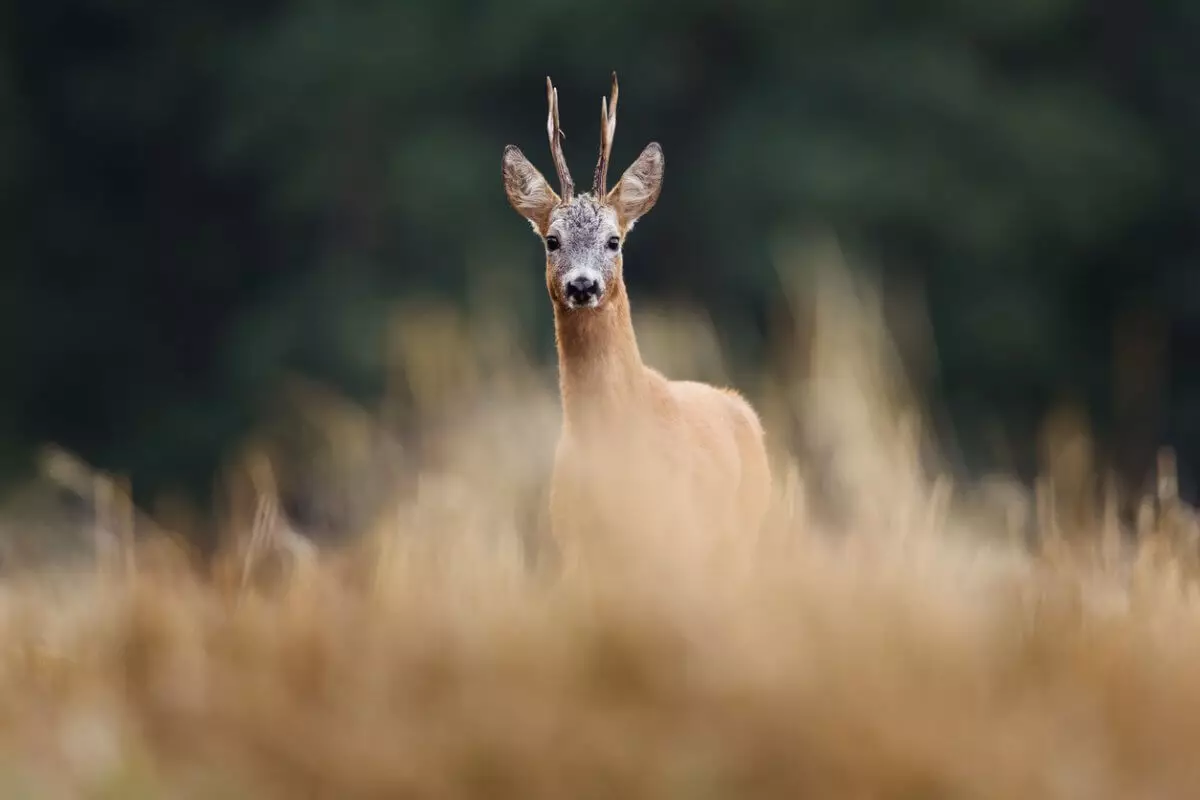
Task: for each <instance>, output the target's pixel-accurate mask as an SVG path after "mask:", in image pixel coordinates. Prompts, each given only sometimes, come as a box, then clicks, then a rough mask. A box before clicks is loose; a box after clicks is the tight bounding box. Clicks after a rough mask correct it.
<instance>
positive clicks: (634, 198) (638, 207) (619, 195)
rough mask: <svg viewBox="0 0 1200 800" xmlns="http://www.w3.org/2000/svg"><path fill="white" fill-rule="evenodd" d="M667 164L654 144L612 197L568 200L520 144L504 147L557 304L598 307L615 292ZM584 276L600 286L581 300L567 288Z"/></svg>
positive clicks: (509, 180) (510, 184)
mask: <svg viewBox="0 0 1200 800" xmlns="http://www.w3.org/2000/svg"><path fill="white" fill-rule="evenodd" d="M664 163H665V160H664V158H663V152H662V148H661V147H659V145H658V144H657V143H651V144H649V145H647V146H646V149H645V150H643V151H642V153H641V155H639V156H638V158H637V160H636V161H634V162H633V164H632V165H631V166H630V167H629V169H627V170H626V171H625V173H624V174H623V175H622V176H621V179H620V180H619V181H618V182H617V185H616V186H614V187H613V188H612V190H611V191H609V192H608V194H607V196H605V197H604V198H602V199H599V200H598V199H597V198H595V197H594V196H592V195H591V194H582V195H576V196H574V197H572V198H571V201H570V202H569V203H563V202H562V201H561V199H560V198H559V196H558V195H557V194H555V192H554V190H552V189H551V188H550V184H549V183H547V181H546V179H545V178H544V177H542V174H541V173H540V172H538V170H537V168H536V167H534V166H533V164H531V163H530V162H529V160H528V159H527V158H526V157H525V156H524V154H522V153H521V151H520V150H519V149H518V148H517V147H515V146H513V145H509V146H508V147H506V148H505V149H504V159H503V164H502V166H503V175H504V189H505V192H506V193H507V195H508V201H509V203H510V204H512V206H513V208H515V209H516V210H517V212H518V213H519V214H521V216H523V217H525V218H526V219H527V220H529V222H530V224H531V225H532V226H533V230H534V231H535V232H536V233H537V234H538V236H539V237H541V239H542V241H543V243H544V244H545V246H546V285H547V288H548V289H549V291H550V296H551V298H552V299H553V300H554V302H555V303H556V304H558V305H560V306H561V307H564V308H567V309H572V310H573V309H577V308H597V307H599V306H602V305H603V304H604V302H605V300H606V299H607V298H608V297H609V296H610V295H611V293H612V290H613V287H615V286H616V285H618V283H619V282H620V281H621V264H622V258H621V251H622V246H623V244H624V240H625V236H626V235H627V234H628V233H629V231H630V229H632V228H633V226H634V223H636V222H637V221H638V219H639V218H641V217H642V216H643V215H644V214H645V213H646V212H648V211H649V210H650V209H651V208H653V207H654V204H655V203H656V202H657V201H658V196H659V193H660V192H661V190H662V178H663V167H664ZM614 239H615V241H614ZM613 244H615V245H616V247H615V249H614V248H613V246H612V245H613ZM556 245H557V246H556ZM580 278H587V279H591V280H593V281H596V282H597V283H598V289H599V291H598V292H597V293H596V294H595V296H593V297H588V298H587V299H586V300H583V301H582V302H581V301H580V300H579V299H577V298H576V299H573V298H572V296H571V293H570V292H568V290H567V287H568V284H570V283H571V282H572V281H574V280H577V279H580Z"/></svg>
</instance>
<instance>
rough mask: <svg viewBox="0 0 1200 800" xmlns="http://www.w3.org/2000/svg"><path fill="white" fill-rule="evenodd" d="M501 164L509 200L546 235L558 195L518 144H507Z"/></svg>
mask: <svg viewBox="0 0 1200 800" xmlns="http://www.w3.org/2000/svg"><path fill="white" fill-rule="evenodd" d="M502 167H503V170H502V171H503V175H504V192H505V194H507V195H508V202H509V203H510V204H511V205H512V207H513V208H515V209H516V210H517V213H519V214H520V215H521V216H523V217H524V218H525V219H527V220H529V222H530V224H531V225H533V229H534V230H535V231H536V232H537V233H538V235H539V236H545V235H546V229H547V228H548V227H549V225H550V212H552V211H553V210H554V206H556V205H557V204H558V195H557V194H555V193H554V190H553V189H551V188H550V184H549V183H547V182H546V179H545V178H544V177H542V173H540V172H538V170H537V167H535V166H533V164H531V163H529V159H528V158H526V157H525V154H524V153H522V152H521V150H520V149H519V148H518V147H516V146H515V145H509V146H508V147H506V148H504V158H503V161H502Z"/></svg>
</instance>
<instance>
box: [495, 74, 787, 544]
mask: <svg viewBox="0 0 1200 800" xmlns="http://www.w3.org/2000/svg"><path fill="white" fill-rule="evenodd" d="M546 94H547V100H548V102H549V106H550V110H549V114H548V118H547V132H548V134H549V137H550V152H551V155H552V157H553V160H554V167H555V170H556V171H557V172H558V179H559V184H560V186H561V190H562V194H561V195H559V194H556V193H555V192H554V190H553V189H551V188H550V184H549V183H548V182H547V181H546V179H545V178H544V177H543V176H542V174H541V173H540V172H539V171H538V170H537V168H535V167H534V166H533V164H531V163H530V162H529V160H528V159H527V158H526V157H525V155H524V154H523V153H522V152H521V150H520V149H519V148H517V147H516V146H514V145H509V146H507V147H506V148H505V149H504V157H503V162H502V164H503V170H502V171H503V177H504V188H505V191H506V193H507V195H508V200H509V202H510V203H511V204H512V206H513V208H515V209H516V210H517V211H518V212H519V213H520V214H521V215H522V216H523V217H525V218H526V219H527V220H528V221H529V222H530V223H531V224H532V226H533V229H534V231H535V232H536V233H537V234H538V236H539V237H540V238H541V239H542V241H543V243H544V245H545V249H546V287H547V289H548V290H549V294H550V299H551V301H552V303H553V308H554V327H555V339H556V343H557V349H558V368H559V385H560V391H561V395H562V406H563V421H562V430H561V434H560V438H559V444H558V449H557V452H556V456H555V462H554V471H553V475H552V477H551V486H550V508H549V512H550V524H551V528H552V532H553V535H554V537H555V539H556V540H557V541H558V543H559V545H560V547H562V548H564V553H563V554H564V556H567V557H568V558H569V557H571V556H572V555H574V556H578V555H580V550H581V549H582V550H586V551H590V550H592V549H594V548H596V547H601V548H603V547H608V546H611V545H612V544H613V539H614V537H615V536H616V534H617V533H618V532H619V533H622V534H626V535H628V534H630V533H631V532H632V530H631V529H633V528H637V529H638V531H639V533H638V534H635V535H634V538H633V539H632V540H629V539H626V540H625V541H631V543H632V544H634V545H636V546H638V547H640V548H642V549H644V544H645V541H644V539H645V536H646V535H653V536H661V535H662V534H663V533H664V529H670V530H671V531H673V532H674V533H675V534H676V535H683V536H689V537H690V536H692V535H693V532H694V531H696V530H705V531H711V532H717V531H718V530H719V531H721V532H741V531H744V532H745V533H746V534H753V533H756V532H757V530H758V527H759V525H760V524H761V522H762V520H763V518H764V515H765V513H766V510H767V505H768V502H769V498H770V494H771V473H770V467H769V464H768V459H767V454H766V448H765V446H764V441H763V429H762V425H761V424H760V421H759V418H758V415H757V414H756V413H755V411H754V409H753V408H752V407H751V406H750V404H749V403H748V402H747V401H746V400H745V399H743V398H742V397H741V396H740V395H739V394H738V393H736V392H734V391H733V390H731V389H723V388H717V387H714V386H710V385H708V384H704V383H698V382H693V381H674V380H668V379H667V378H665V377H664V376H663V375H662V374H660V373H659V372H657V371H656V370H654V369H651V368H650V367H648V366H646V365H645V364H644V363H643V362H642V358H641V355H640V353H639V351H638V344H637V339H636V337H635V336H634V331H633V325H632V322H631V318H630V308H629V297H628V294H627V293H626V288H625V282H624V279H623V277H622V266H623V259H622V252H621V251H622V245H623V243H624V241H625V238H626V236H627V235H628V234H629V231H630V229H632V228H633V226H634V223H636V222H637V221H638V219H639V218H641V217H642V216H643V215H644V214H646V212H648V211H649V210H650V209H651V208H652V207H653V206H654V204H655V203H656V202H657V200H658V197H659V193H660V190H661V188H662V179H663V164H664V159H663V151H662V148H661V147H660V146H659V144H658V143H657V142H653V143H651V144H649V145H647V146H646V148H645V149H644V150H643V151H642V153H641V155H639V156H638V158H637V160H636V161H634V162H633V164H632V165H631V166H630V167H629V169H627V170H626V171H625V173H624V174H623V175H622V176H621V178H620V180H619V181H617V184H616V185H615V186H613V188H612V190H611V191H606V187H605V179H606V173H607V171H608V161H609V155H610V153H611V151H612V143H613V134H614V133H615V131H616V126H617V76H616V73H613V76H612V95H611V100H608V101H606V100H604V99H601V105H600V157H599V160H598V161H597V163H596V169H595V173H594V175H593V183H592V191H591V192H590V193H584V194H579V195H576V194H575V190H574V183H573V182H572V180H571V174H570V172H569V171H568V169H567V164H566V159H565V158H564V156H563V151H562V135H563V134H562V130H561V128H560V126H559V107H558V92H557V90H556V89H555V88H554V86H553V84H552V83H551V81H550V79H549V78H547V79H546Z"/></svg>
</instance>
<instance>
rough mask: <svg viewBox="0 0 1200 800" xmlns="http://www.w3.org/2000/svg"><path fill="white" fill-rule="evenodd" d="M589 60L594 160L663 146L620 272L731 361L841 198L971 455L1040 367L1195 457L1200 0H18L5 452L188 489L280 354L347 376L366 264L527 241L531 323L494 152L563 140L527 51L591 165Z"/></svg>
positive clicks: (748, 347) (373, 325)
mask: <svg viewBox="0 0 1200 800" xmlns="http://www.w3.org/2000/svg"><path fill="white" fill-rule="evenodd" d="M614 69H615V70H617V71H618V72H619V74H620V76H621V81H622V89H623V91H622V96H621V117H620V128H619V132H618V135H617V140H616V144H615V147H614V154H613V160H614V164H615V167H614V169H623V168H624V166H625V165H627V164H628V163H629V161H630V160H632V158H633V157H634V156H635V155H636V154H637V152H638V151H639V150H640V149H641V147H642V146H644V145H645V144H646V143H647V142H648V141H650V140H651V139H655V140H658V141H660V142H661V143H662V144H663V146H664V148H665V151H666V154H667V173H666V186H665V192H664V196H663V198H664V199H663V201H662V202H661V203H660V205H659V207H658V208H656V209H655V211H654V212H653V214H652V215H651V216H650V217H648V218H647V219H646V220H645V221H644V222H643V223H642V224H641V225H640V226H639V228H638V230H637V232H636V233H635V235H634V241H631V244H630V254H629V265H630V266H629V267H628V272H629V280H630V282H631V284H633V291H634V292H635V296H637V297H642V298H649V297H651V296H653V295H656V294H657V295H661V296H670V297H672V298H682V299H690V300H694V301H696V302H700V303H703V304H704V305H705V306H706V307H708V308H709V309H710V310H711V311H712V313H713V315H714V316H715V318H716V320H717V321H718V323H720V324H721V325H722V331H723V332H724V334H725V335H726V336H727V337H728V340H729V341H728V344H729V346H730V347H732V348H735V349H737V350H738V352H740V353H742V354H743V355H742V356H740V358H742V359H743V363H745V359H752V358H753V357H754V354H755V353H756V352H757V350H758V348H759V346H760V345H761V342H762V338H763V336H764V333H765V324H766V323H765V321H764V320H765V315H766V313H767V311H768V310H769V309H770V308H772V306H773V304H775V303H777V302H778V299H779V293H780V289H779V285H778V279H777V277H776V275H775V273H774V272H773V267H772V263H771V260H770V257H771V249H772V247H773V244H774V242H775V237H776V236H777V235H779V234H782V233H788V232H796V231H805V230H811V229H818V228H824V229H832V230H833V231H835V232H836V233H837V235H838V236H839V237H840V239H841V241H842V243H843V244H844V245H845V247H847V248H848V249H849V250H850V251H851V252H852V253H853V254H854V255H855V257H856V258H858V259H860V260H861V262H862V263H869V264H872V265H874V266H877V267H879V268H881V269H883V270H884V272H885V275H886V276H887V278H888V280H889V281H899V280H908V279H909V278H913V277H919V278H920V279H921V280H922V281H923V284H924V285H925V286H926V287H927V289H928V291H929V303H930V311H931V314H932V317H933V322H934V327H935V332H936V337H937V344H938V351H939V352H938V356H939V371H938V373H937V374H935V375H933V376H931V379H930V384H929V385H928V386H927V387H925V388H927V389H929V390H930V391H934V392H937V394H938V396H940V397H941V398H943V399H944V401H945V406H946V407H947V408H949V409H950V410H951V412H952V415H951V416H952V421H953V423H954V429H955V434H956V442H957V445H958V449H957V450H956V452H957V453H959V454H960V455H959V456H958V457H959V458H960V459H961V461H962V466H963V467H964V468H969V469H973V470H977V469H983V468H988V467H990V466H994V465H993V464H992V462H991V460H990V459H991V458H992V456H991V454H990V451H989V450H988V449H987V447H985V443H986V442H987V441H988V440H987V437H986V435H985V434H986V429H987V427H988V425H990V424H991V422H990V421H991V420H992V419H993V418H998V419H999V420H1001V421H1002V422H1003V426H1004V427H1006V428H1007V429H1008V432H1009V434H1010V435H1011V436H1012V437H1014V440H1015V441H1016V442H1017V443H1018V445H1022V446H1023V447H1024V448H1025V450H1024V451H1019V452H1024V453H1025V454H1026V456H1028V457H1031V453H1032V449H1031V448H1032V443H1033V440H1032V438H1031V436H1032V433H1033V430H1034V425H1035V423H1036V421H1037V419H1038V417H1039V415H1040V414H1042V413H1043V412H1044V411H1045V410H1046V408H1047V406H1048V404H1049V403H1050V402H1052V401H1053V400H1055V399H1056V398H1058V397H1060V396H1074V397H1077V398H1080V399H1082V400H1084V401H1086V402H1087V403H1088V404H1089V406H1090V407H1091V409H1092V411H1093V414H1094V420H1095V421H1096V422H1097V424H1098V425H1099V426H1100V428H1101V430H1102V432H1104V433H1106V435H1108V436H1109V439H1110V441H1111V442H1112V448H1113V449H1112V452H1113V453H1114V454H1115V455H1116V457H1118V458H1119V459H1121V460H1122V463H1123V465H1124V466H1125V467H1126V469H1128V470H1131V471H1133V472H1136V471H1137V470H1141V469H1144V468H1145V466H1146V465H1147V463H1148V462H1147V460H1146V459H1147V457H1148V454H1149V453H1150V452H1151V449H1150V448H1152V447H1153V446H1154V445H1155V444H1157V443H1158V442H1160V441H1161V442H1170V443H1173V444H1175V445H1177V446H1178V447H1179V448H1180V449H1181V451H1182V455H1183V460H1184V461H1185V462H1187V461H1189V460H1194V459H1192V458H1190V456H1192V455H1196V454H1197V446H1198V445H1200V431H1198V427H1197V424H1198V423H1200V402H1197V399H1198V398H1197V389H1198V388H1200V378H1198V377H1197V374H1196V371H1195V370H1194V369H1192V362H1194V361H1195V360H1196V358H1197V357H1196V355H1194V354H1195V352H1196V345H1197V344H1198V343H1200V324H1198V320H1200V317H1197V314H1196V312H1197V310H1198V309H1200V261H1198V256H1200V234H1198V233H1197V228H1196V225H1195V221H1196V214H1197V209H1198V208H1200V205H1198V201H1200V188H1198V178H1200V171H1198V169H1197V167H1198V163H1200V144H1198V143H1200V88H1198V87H1200V4H1197V3H1195V2H1194V0H1157V1H1156V2H1153V3H1147V2H1145V1H1144V0H1090V1H1089V2H1084V1H1083V0H905V2H897V1H896V0H839V2H832V1H830V2H797V1H795V0H792V1H791V2H788V1H785V0H757V1H756V2H749V1H746V0H743V2H738V3H733V2H728V1H727V0H726V1H722V2H716V1H715V0H687V2H675V1H673V0H657V2H653V3H649V2H632V0H610V2H606V3H603V4H593V3H561V2H555V3H551V2H545V0H531V1H530V2H524V3H520V2H506V3H500V2H465V1H464V0H438V2H427V1H425V0H404V1H402V0H390V1H389V2H369V1H364V2H341V3H333V2H319V1H318V0H294V1H289V0H237V1H236V2H233V1H232V0H215V1H210V2H203V3H201V2H182V1H181V0H155V1H154V2H150V1H149V0H142V1H141V2H139V1H138V0H75V1H73V2H62V1H56V0H8V2H6V3H5V4H4V5H3V7H2V9H0V204H2V208H0V257H2V259H3V270H2V271H0V298H3V308H2V309H0V311H2V313H0V375H2V376H3V391H2V392H0V457H2V460H3V463H4V465H5V467H6V474H8V475H15V474H17V473H18V471H19V470H20V469H21V468H22V466H23V465H24V464H25V463H26V461H25V459H26V457H27V455H28V453H29V447H30V446H32V445H34V444H37V443H39V442H44V441H47V440H52V441H56V442H60V443H61V444H63V445H65V446H67V447H69V448H72V449H74V450H76V451H78V452H80V453H81V454H82V455H83V456H84V457H86V458H87V459H89V460H91V461H92V462H94V463H96V464H99V465H101V466H104V467H109V468H114V469H120V470H122V471H126V472H130V473H132V475H133V478H134V481H135V484H136V485H137V486H139V487H140V489H141V490H142V491H143V492H146V493H153V492H155V491H157V490H158V489H160V488H163V487H165V486H169V485H172V484H175V483H178V482H185V483H188V484H190V485H192V486H193V487H197V490H198V491H201V492H203V490H204V486H205V482H206V480H207V477H208V475H209V473H210V470H211V469H212V468H213V466H214V465H215V464H216V463H217V461H218V459H219V457H220V455H221V453H222V448H223V447H224V446H225V445H226V444H227V443H229V442H231V441H233V440H235V439H236V438H237V437H238V436H240V435H242V434H243V433H244V432H245V431H247V430H248V429H249V428H250V427H251V426H253V425H254V424H255V422H256V419H257V416H256V415H258V414H261V413H263V404H262V399H263V397H264V396H265V394H264V393H265V392H267V391H268V390H269V389H270V386H271V384H272V382H273V381H274V380H275V379H276V377H277V375H278V371H279V370H280V369H300V370H304V371H307V372H309V373H310V374H313V375H315V376H318V377H321V378H323V379H327V380H331V381H334V382H335V383H336V384H337V385H339V386H341V387H343V388H345V389H346V390H347V391H348V392H350V393H351V394H353V395H354V396H360V397H369V396H370V395H371V394H372V393H374V392H377V391H378V390H379V389H380V386H381V376H380V355H379V348H378V335H379V333H380V331H381V329H382V325H383V323H384V320H385V317H386V314H387V313H388V311H389V302H390V300H393V299H395V298H400V297H403V296H405V294H406V293H409V292H412V291H415V290H418V289H420V290H431V291H436V292H441V293H444V294H445V295H447V296H450V297H461V296H464V293H465V292H466V291H467V289H468V282H469V281H471V280H472V278H474V277H476V276H478V275H479V273H480V271H485V270H488V269H490V268H491V265H495V268H496V269H502V268H503V269H512V268H515V267H521V268H524V267H525V265H527V267H528V273H527V274H526V273H524V272H522V271H520V270H517V271H516V272H515V273H514V274H515V275H517V276H519V279H520V280H524V281H525V282H526V283H527V286H526V285H525V284H522V285H521V286H516V287H514V291H513V294H514V295H515V296H526V297H529V298H530V302H529V303H528V304H527V309H528V311H527V312H526V314H527V317H528V322H529V329H530V336H531V339H532V340H533V341H535V342H537V343H538V346H539V347H541V348H542V352H543V353H546V352H548V351H549V347H550V338H551V333H550V328H549V323H548V316H547V314H548V309H547V307H546V303H545V302H544V294H543V293H544V288H543V285H542V275H541V272H540V251H539V248H538V244H537V242H536V240H535V239H534V238H533V237H532V235H531V234H530V232H529V230H528V227H527V225H526V224H525V223H524V222H523V221H521V220H520V219H519V218H518V217H517V216H516V215H515V214H514V213H513V212H512V210H511V209H510V208H509V207H508V206H507V204H506V203H505V201H504V195H503V192H502V189H501V183H500V167H499V165H500V154H501V150H502V148H503V146H504V145H505V144H508V143H510V142H512V143H516V144H519V145H520V146H521V147H522V148H523V149H524V150H525V152H526V153H528V154H529V155H530V156H531V158H533V159H534V161H535V163H537V164H538V165H539V166H540V167H541V168H542V169H543V170H545V171H547V172H550V171H551V170H550V163H549V158H548V155H547V151H546V149H545V146H544V141H545V133H544V130H545V129H544V115H545V97H544V94H543V85H544V79H545V76H546V75H547V74H550V75H552V76H553V77H554V79H555V81H556V83H557V85H558V86H559V87H560V97H561V100H562V114H563V120H562V122H563V127H564V129H565V130H566V131H567V135H568V139H567V142H566V152H567V155H568V158H569V159H570V161H571V163H572V164H573V165H574V167H575V173H576V176H577V179H578V180H579V181H581V182H582V183H584V184H586V183H587V182H588V181H587V176H588V175H589V174H590V168H591V164H592V163H593V160H594V155H595V147H596V138H597V128H598V121H597V117H598V113H599V112H598V108H597V106H598V104H599V99H600V97H601V95H602V94H603V93H604V92H605V91H606V88H607V83H608V76H609V73H610V71H611V70H614ZM522 276H523V277H522ZM1127 314H1142V315H1143V316H1144V317H1146V318H1149V319H1151V320H1155V321H1157V323H1158V324H1160V325H1162V326H1164V328H1163V330H1164V331H1165V334H1166V337H1167V338H1166V340H1165V341H1166V346H1167V348H1168V350H1167V352H1168V354H1169V361H1168V364H1169V368H1170V370H1169V375H1168V385H1167V387H1166V388H1167V392H1166V393H1165V394H1164V395H1162V396H1161V398H1160V399H1155V396H1154V395H1147V396H1146V398H1143V399H1142V400H1141V401H1136V402H1132V403H1131V404H1130V405H1128V406H1122V405H1120V404H1117V403H1116V401H1115V400H1114V393H1113V385H1114V381H1116V380H1117V379H1119V378H1120V376H1119V375H1117V374H1116V373H1115V372H1114V366H1113V365H1114V359H1113V342H1114V329H1115V326H1116V324H1117V321H1118V320H1119V319H1120V318H1121V317H1122V316H1123V315H1127ZM1144 388H1145V387H1133V389H1134V394H1136V393H1137V392H1138V391H1143V390H1144ZM1147 398H1148V399H1147ZM985 423H986V424H985ZM943 424H948V421H947V420H944V421H943ZM1113 434H1117V435H1115V436H1114V435H1113ZM1018 465H1019V466H1022V467H1023V468H1028V467H1029V466H1030V462H1029V461H1028V458H1026V460H1025V461H1019V463H1018Z"/></svg>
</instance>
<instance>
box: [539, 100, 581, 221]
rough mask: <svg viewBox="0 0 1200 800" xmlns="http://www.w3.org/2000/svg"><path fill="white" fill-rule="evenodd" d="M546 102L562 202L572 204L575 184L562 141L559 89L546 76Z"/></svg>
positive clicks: (548, 131)
mask: <svg viewBox="0 0 1200 800" xmlns="http://www.w3.org/2000/svg"><path fill="white" fill-rule="evenodd" d="M546 102H547V103H549V105H550V113H549V114H548V115H547V118H546V132H547V133H548V134H549V135H550V155H551V157H552V158H553V159H554V169H555V170H556V171H557V172H558V182H559V185H560V186H561V187H562V202H564V203H569V202H571V197H572V196H573V195H574V194H575V182H574V181H572V180H571V171H570V170H568V169H567V159H566V157H565V156H563V151H562V140H563V138H564V134H563V132H562V127H561V125H560V124H559V121H558V89H555V88H554V84H553V83H551V82H550V77H549V76H546Z"/></svg>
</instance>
